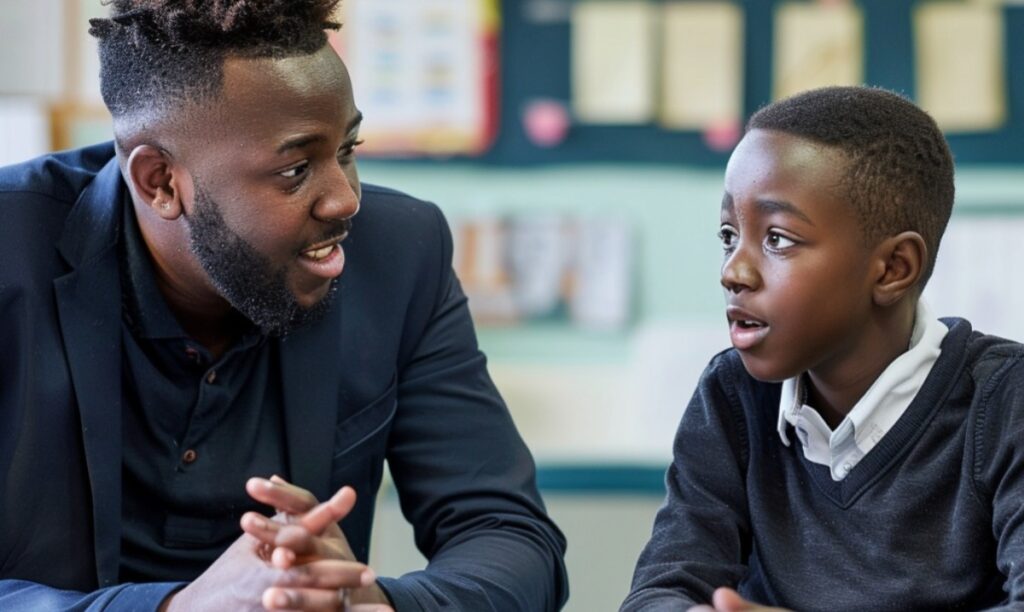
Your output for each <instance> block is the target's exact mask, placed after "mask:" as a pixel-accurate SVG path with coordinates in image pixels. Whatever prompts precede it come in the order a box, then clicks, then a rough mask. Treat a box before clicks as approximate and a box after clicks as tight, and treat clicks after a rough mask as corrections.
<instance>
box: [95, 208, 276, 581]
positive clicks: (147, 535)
mask: <svg viewBox="0 0 1024 612" xmlns="http://www.w3.org/2000/svg"><path fill="white" fill-rule="evenodd" d="M126 200H127V198H126ZM123 227H124V231H123V236H122V238H123V240H122V244H121V262H122V265H121V277H122V294H123V299H124V310H123V312H124V316H123V322H122V325H123V331H124V333H123V334H122V337H123V353H122V364H123V376H122V379H123V384H122V390H121V393H122V401H123V411H124V426H123V432H122V435H123V436H124V460H123V476H124V478H123V485H124V486H123V492H122V495H123V506H122V508H123V509H122V513H123V527H122V529H123V531H122V540H121V542H122V544H121V576H120V578H121V581H122V582H148V581H169V580H186V581H187V580H192V579H194V578H195V577H196V576H198V575H199V574H200V573H202V572H203V570H204V569H205V568H206V567H207V566H209V565H210V564H211V563H212V562H213V561H214V560H215V559H216V558H217V557H218V556H219V555H220V554H221V553H222V552H223V551H224V549H225V548H227V546H229V545H230V544H231V543H232V542H233V541H234V540H235V539H237V538H238V536H239V535H240V534H241V527H240V526H239V518H240V517H241V516H242V514H243V513H244V512H246V511H248V510H261V511H264V512H266V511H268V509H267V508H265V507H262V506H259V505H258V504H256V503H255V502H253V501H252V499H250V498H249V496H248V495H247V494H246V492H245V481H246V480H247V479H248V478H250V477H251V476H263V477H269V476H271V475H272V474H279V475H281V476H283V477H287V474H286V472H285V466H286V449H285V444H286V442H285V436H284V424H283V417H282V398H281V381H280V377H279V376H278V373H279V371H280V368H279V366H278V355H277V351H276V349H275V347H276V343H274V342H269V341H268V340H267V338H266V337H265V336H263V335H261V334H260V333H259V332H258V330H257V329H256V328H255V327H254V326H252V325H251V324H249V323H248V322H246V323H245V324H244V327H245V331H244V332H243V333H242V335H241V337H240V338H239V339H238V340H237V341H236V342H235V343H234V344H233V345H232V346H231V347H230V348H229V349H228V350H227V351H225V352H224V354H223V355H222V356H221V357H220V358H219V359H217V360H214V359H213V358H212V356H211V355H210V353H209V352H208V351H207V350H206V349H205V348H204V347H203V346H202V345H200V344H199V343H198V342H196V341H195V340H193V339H191V338H189V337H188V335H187V334H186V333H185V332H184V331H183V330H182V328H181V325H180V324H179V323H178V321H177V319H175V317H174V315H173V314H172V313H171V311H170V308H169V307H168V306H167V303H166V302H165V301H164V299H163V296H162V295H161V294H160V291H159V289H158V287H157V284H156V278H155V275H154V269H153V264H152V263H151V260H150V257H149V252H148V250H147V249H146V246H145V244H144V242H143V239H142V235H141V233H140V230H139V227H138V222H137V220H136V218H135V212H134V210H133V209H132V207H131V204H130V200H128V204H127V205H126V206H125V215H124V225H123ZM114 433H115V432H111V434H112V435H113V434H114Z"/></svg>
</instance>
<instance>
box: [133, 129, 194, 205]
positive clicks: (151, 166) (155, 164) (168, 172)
mask: <svg viewBox="0 0 1024 612" xmlns="http://www.w3.org/2000/svg"><path fill="white" fill-rule="evenodd" d="M181 172H183V170H182V168H181V167H180V166H177V165H175V164H174V161H173V160H172V159H171V154H170V153H168V152H167V151H165V150H163V149H161V148H158V147H155V146H153V145H139V146H137V147H135V148H134V149H132V152H131V154H130V155H129V156H128V165H127V172H126V174H127V175H128V177H129V178H130V180H131V182H132V190H133V191H134V193H135V195H136V197H138V198H139V200H140V201H141V202H142V203H143V204H145V205H146V206H148V207H149V208H150V210H152V211H153V212H155V213H156V214H157V215H159V216H160V217H162V218H164V219H167V220H168V221H173V220H174V219H177V218H178V217H180V216H181V214H182V212H183V211H184V208H183V206H182V202H181V192H180V190H179V189H178V188H177V185H178V183H179V182H180V178H181V177H179V176H177V174H178V173H181Z"/></svg>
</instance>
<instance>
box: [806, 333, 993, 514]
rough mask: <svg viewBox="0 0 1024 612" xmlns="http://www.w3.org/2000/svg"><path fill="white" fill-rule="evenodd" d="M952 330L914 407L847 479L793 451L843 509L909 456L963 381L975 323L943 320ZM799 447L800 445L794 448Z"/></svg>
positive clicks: (899, 420)
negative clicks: (947, 399) (959, 381)
mask: <svg viewBox="0 0 1024 612" xmlns="http://www.w3.org/2000/svg"><path fill="white" fill-rule="evenodd" d="M940 320H941V321H942V322H943V323H944V324H946V325H947V326H948V327H949V333H948V334H946V337H945V338H944V339H943V341H942V353H941V354H940V355H939V358H938V360H937V361H936V362H935V365H934V366H933V367H932V371H931V372H930V373H929V374H928V377H927V378H926V379H925V381H924V384H923V385H922V386H921V389H920V390H919V391H918V393H917V396H916V397H914V399H913V401H912V402H911V403H910V406H908V407H907V409H906V411H905V412H904V413H903V415H902V416H900V418H899V419H898V420H897V421H896V423H894V424H893V426H892V428H891V429H890V430H889V432H888V433H887V434H886V435H885V436H884V437H883V438H882V439H881V440H880V441H879V442H878V444H877V445H876V446H875V447H874V448H873V449H872V450H871V452H870V453H868V454H867V455H865V456H864V458H863V459H861V461H860V462H859V463H858V464H857V465H855V466H853V469H852V470H850V473H849V474H848V475H847V476H846V478H844V479H842V480H840V481H838V482H837V481H835V480H832V476H831V474H830V472H829V469H828V467H826V466H823V465H818V464H816V463H813V462H811V461H809V460H808V459H807V458H805V457H804V456H803V453H802V452H800V449H796V450H795V451H794V450H793V447H790V450H791V451H792V452H795V454H796V455H797V459H798V461H799V462H800V464H801V465H802V466H803V467H804V469H805V470H806V471H807V473H808V474H809V475H810V477H811V480H812V481H814V484H815V486H817V487H818V489H819V490H820V491H821V492H822V493H823V494H825V496H826V497H828V498H829V499H830V500H831V501H832V502H833V503H835V504H836V505H837V506H839V507H840V508H844V509H845V508H848V507H850V506H851V505H853V503H854V502H856V501H857V499H858V498H859V497H860V496H861V495H862V494H863V493H864V492H865V491H867V490H868V489H869V488H871V486H872V485H873V484H874V483H875V482H877V481H878V480H879V479H880V478H881V477H882V476H884V475H885V473H886V472H888V471H889V470H890V469H892V468H893V467H895V466H896V465H897V464H899V462H900V461H901V460H902V459H903V458H904V457H905V456H906V454H907V453H908V452H909V451H910V449H911V448H913V447H914V443H915V442H916V441H917V439H918V438H920V437H921V435H922V434H923V433H924V430H925V429H926V428H927V427H928V424H929V423H930V422H931V420H932V419H933V418H934V417H935V415H936V414H937V413H938V411H939V410H940V409H941V408H942V407H943V406H944V405H945V403H946V398H947V396H948V395H949V393H950V392H951V391H952V390H953V387H954V386H955V385H956V383H957V381H958V380H959V376H958V375H957V374H958V373H959V372H960V371H961V370H962V369H963V368H964V364H965V362H966V360H967V342H968V340H969V339H970V337H971V332H972V331H973V330H972V329H971V324H970V323H968V322H967V321H965V320H964V319H956V318H944V319H940ZM794 446H796V445H794Z"/></svg>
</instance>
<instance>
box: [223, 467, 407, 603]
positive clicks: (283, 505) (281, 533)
mask: <svg viewBox="0 0 1024 612" xmlns="http://www.w3.org/2000/svg"><path fill="white" fill-rule="evenodd" d="M246 489H247V491H248V492H249V495H250V496H252V497H253V499H256V500H257V501H259V502H262V503H265V504H267V505H269V506H273V507H274V508H275V509H277V510H278V512H279V513H281V514H279V515H278V516H277V517H275V518H274V519H271V520H268V519H266V518H264V517H263V516H261V515H259V514H258V513H255V512H251V513H247V514H246V515H245V516H243V517H242V529H243V530H245V532H246V533H247V534H249V535H251V536H253V537H255V538H256V539H257V540H259V541H260V542H262V543H263V545H264V547H265V549H264V550H265V552H264V554H265V555H267V558H268V560H269V561H270V563H271V564H272V565H273V566H274V567H275V568H277V569H278V570H285V576H286V577H287V578H290V580H289V579H287V578H286V579H285V580H282V581H280V582H278V584H277V585H276V586H275V587H272V588H270V589H268V590H267V591H266V592H265V593H264V596H263V603H264V605H265V606H266V607H267V609H285V608H286V609H302V610H305V609H317V610H320V609H325V610H331V609H337V608H336V606H338V604H340V607H341V609H345V610H368V611H369V610H391V608H390V607H388V606H387V604H389V603H390V602H389V601H388V599H387V597H386V596H385V595H384V592H383V591H382V590H381V589H380V587H379V586H378V585H377V584H376V582H375V579H376V577H375V575H374V573H373V570H371V569H369V568H367V567H366V566H364V565H363V564H361V563H358V562H356V561H355V555H354V554H353V553H352V549H351V548H350V547H349V545H348V541H347V540H346V538H345V534H344V533H342V531H341V528H340V527H338V521H340V520H341V519H343V518H344V517H345V516H346V515H348V513H349V512H351V510H352V508H353V506H355V502H356V494H355V491H354V490H353V489H352V488H351V487H343V488H342V489H341V490H339V491H338V492H337V493H336V494H335V495H334V496H333V497H332V498H331V499H329V500H327V501H326V502H323V503H320V504H318V503H317V500H316V498H315V497H314V496H313V494H312V493H310V492H309V491H306V490H305V489H302V488H300V487H297V486H295V485H293V484H290V483H288V482H286V481H284V480H283V479H281V478H278V477H276V476H275V477H273V478H271V479H270V480H264V479H262V478H252V479H250V480H249V482H248V483H247V484H246ZM289 570H290V571H289ZM358 604H364V605H358ZM365 604H370V605H365ZM372 604H384V605H382V606H380V607H377V606H375V605H372Z"/></svg>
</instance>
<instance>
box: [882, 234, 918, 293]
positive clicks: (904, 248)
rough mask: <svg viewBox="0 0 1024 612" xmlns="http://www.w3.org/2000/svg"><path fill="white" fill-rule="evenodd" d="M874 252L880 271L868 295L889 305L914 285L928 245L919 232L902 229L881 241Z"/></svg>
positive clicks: (913, 288)
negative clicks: (871, 291) (872, 291)
mask: <svg viewBox="0 0 1024 612" xmlns="http://www.w3.org/2000/svg"><path fill="white" fill-rule="evenodd" d="M876 253H877V257H878V260H877V261H878V262H879V269H880V270H881V274H879V276H878V278H877V279H876V281H875V286H874V295H873V296H872V297H873V298H874V301H875V304H878V305H879V306H891V305H893V304H895V303H896V302H898V301H899V300H900V299H902V298H903V296H905V295H906V294H907V293H909V292H911V291H914V290H915V289H916V288H917V286H918V283H919V282H920V280H921V275H922V274H924V268H925V265H926V262H927V261H928V246H927V245H926V244H925V242H924V238H922V237H921V234H918V233H917V232H902V233H900V234H897V235H895V236H891V237H889V238H886V239H885V240H883V241H882V243H881V244H880V245H878V249H877V250H876Z"/></svg>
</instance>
